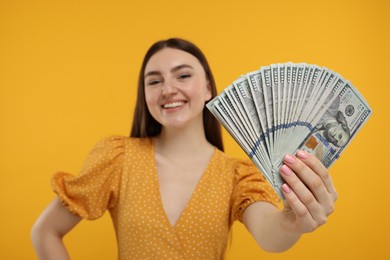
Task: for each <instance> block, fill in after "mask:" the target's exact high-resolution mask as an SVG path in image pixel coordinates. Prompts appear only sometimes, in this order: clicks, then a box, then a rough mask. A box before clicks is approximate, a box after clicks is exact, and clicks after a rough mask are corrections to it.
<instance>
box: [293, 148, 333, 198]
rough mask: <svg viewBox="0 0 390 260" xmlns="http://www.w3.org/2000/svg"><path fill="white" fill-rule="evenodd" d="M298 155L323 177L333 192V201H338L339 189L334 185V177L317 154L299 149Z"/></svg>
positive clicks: (329, 190) (327, 187) (331, 192)
mask: <svg viewBox="0 0 390 260" xmlns="http://www.w3.org/2000/svg"><path fill="white" fill-rule="evenodd" d="M297 157H298V158H299V159H300V160H301V161H302V162H304V163H305V164H306V165H307V166H309V167H310V169H312V170H313V172H315V173H316V174H317V175H318V176H319V177H320V178H321V180H322V181H323V183H324V185H325V187H326V189H327V190H328V192H329V193H330V194H332V199H333V201H336V199H337V191H336V189H335V187H334V184H333V181H332V177H331V176H330V174H329V172H328V169H327V168H326V167H325V166H324V165H323V164H322V163H321V162H320V161H319V160H318V159H317V158H316V157H315V156H313V155H312V154H310V153H307V152H305V151H302V150H299V151H298V152H297Z"/></svg>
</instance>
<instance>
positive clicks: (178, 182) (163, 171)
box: [156, 157, 208, 226]
mask: <svg viewBox="0 0 390 260" xmlns="http://www.w3.org/2000/svg"><path fill="white" fill-rule="evenodd" d="M156 166H157V167H156V168H157V178H158V187H159V192H160V196H161V202H162V206H163V208H164V211H165V214H166V216H167V218H168V220H169V222H170V223H171V225H172V226H174V225H175V224H176V222H177V221H178V219H179V218H180V216H181V214H182V213H183V211H184V210H185V209H186V207H187V205H188V204H189V203H190V201H191V198H192V197H193V195H194V193H195V191H196V189H197V187H198V186H200V180H201V179H202V178H203V176H204V175H206V174H208V171H207V161H199V162H198V163H188V162H187V163H185V162H174V163H172V162H170V161H167V160H164V159H163V158H158V157H157V158H156Z"/></svg>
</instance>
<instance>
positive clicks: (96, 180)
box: [52, 136, 125, 220]
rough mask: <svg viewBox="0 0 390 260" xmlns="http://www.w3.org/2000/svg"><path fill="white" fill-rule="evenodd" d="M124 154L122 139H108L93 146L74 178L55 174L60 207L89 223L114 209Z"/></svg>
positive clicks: (116, 137)
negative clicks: (87, 220)
mask: <svg viewBox="0 0 390 260" xmlns="http://www.w3.org/2000/svg"><path fill="white" fill-rule="evenodd" d="M124 150H125V137H119V136H113V137H107V138H104V139H102V140H100V141H99V142H98V143H97V144H96V145H95V146H94V148H93V149H92V151H91V152H90V154H89V155H88V156H87V158H86V160H85V162H84V165H83V167H82V169H81V171H80V173H79V174H78V175H77V176H74V175H72V174H69V173H66V172H57V173H55V174H54V176H53V177H52V189H53V190H54V192H55V193H57V195H58V197H59V199H60V200H61V202H62V204H63V205H64V206H65V207H66V208H67V209H68V210H69V211H70V212H72V213H73V214H75V215H78V216H80V217H82V218H85V219H89V220H92V219H97V218H99V217H101V216H102V215H103V214H104V212H105V211H106V210H107V209H111V208H113V207H115V204H116V201H117V200H118V193H119V185H120V178H121V173H122V168H123V160H124V159H123V157H124Z"/></svg>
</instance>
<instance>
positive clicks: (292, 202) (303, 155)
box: [280, 150, 337, 234]
mask: <svg viewBox="0 0 390 260" xmlns="http://www.w3.org/2000/svg"><path fill="white" fill-rule="evenodd" d="M283 163H284V164H283V166H282V167H281V168H280V173H281V176H282V177H283V179H284V180H285V182H286V183H284V184H283V185H282V192H283V194H284V197H285V199H286V200H285V207H284V209H283V215H282V216H283V217H282V219H281V225H283V228H284V229H285V230H287V231H289V232H292V233H299V234H303V233H307V232H312V231H314V230H315V229H316V228H318V227H319V226H321V225H323V224H325V223H326V221H327V218H328V216H329V215H330V214H331V213H332V212H333V210H334V203H335V201H336V199H337V192H336V190H335V187H334V185H333V182H332V180H331V177H330V175H329V173H328V170H327V169H326V167H325V166H324V165H323V164H322V163H321V162H320V161H319V160H318V159H317V158H316V157H315V156H313V155H311V154H309V153H307V152H305V151H301V150H300V151H298V152H297V154H296V156H293V155H290V154H287V155H286V156H285V157H284V160H283Z"/></svg>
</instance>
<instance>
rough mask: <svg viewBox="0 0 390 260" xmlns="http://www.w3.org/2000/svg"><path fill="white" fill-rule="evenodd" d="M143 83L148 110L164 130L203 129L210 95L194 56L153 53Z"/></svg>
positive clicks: (170, 51)
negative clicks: (186, 127)
mask: <svg viewBox="0 0 390 260" xmlns="http://www.w3.org/2000/svg"><path fill="white" fill-rule="evenodd" d="M144 84H145V99H146V104H147V106H148V109H149V111H150V113H151V115H152V116H153V117H154V119H155V120H156V121H157V122H159V123H160V124H161V125H162V126H163V127H168V128H181V127H185V126H192V125H193V124H202V126H203V118H202V115H203V108H204V104H205V102H206V101H207V100H209V99H210V98H211V92H210V89H209V86H208V81H207V79H206V75H205V71H204V69H203V67H202V65H201V64H200V62H199V61H198V59H197V58H196V57H194V56H192V55H191V54H189V53H187V52H185V51H181V50H178V49H173V48H164V49H162V50H160V51H158V52H156V53H155V54H154V55H153V56H152V57H151V58H150V60H149V61H148V63H147V64H146V67H145V74H144Z"/></svg>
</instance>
